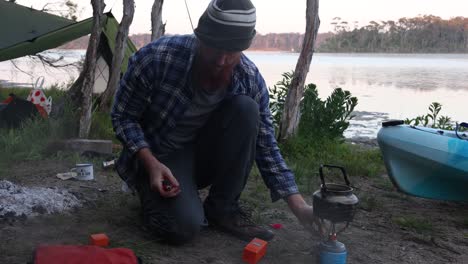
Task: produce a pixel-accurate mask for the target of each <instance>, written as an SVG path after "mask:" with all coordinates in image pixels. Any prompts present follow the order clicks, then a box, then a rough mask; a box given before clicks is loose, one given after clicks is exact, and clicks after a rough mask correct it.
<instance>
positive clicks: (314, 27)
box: [278, 0, 320, 140]
mask: <svg viewBox="0 0 468 264" xmlns="http://www.w3.org/2000/svg"><path fill="white" fill-rule="evenodd" d="M318 8H319V0H307V8H306V32H305V35H304V41H303V43H302V50H301V53H300V55H299V59H298V61H297V64H296V69H295V70H294V75H293V79H292V81H291V87H290V88H289V90H288V95H287V96H286V102H285V107H284V113H283V115H282V117H281V124H280V129H279V132H280V133H279V135H278V138H279V140H285V139H287V138H289V137H291V136H292V135H294V133H295V132H296V130H297V126H298V124H299V117H300V102H301V99H302V96H303V94H304V84H305V78H306V76H307V73H308V72H309V67H310V63H311V61H312V55H313V52H314V46H315V39H316V38H317V31H318V28H319V26H320V19H319V16H318Z"/></svg>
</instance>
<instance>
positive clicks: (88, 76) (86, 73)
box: [78, 0, 105, 138]
mask: <svg viewBox="0 0 468 264" xmlns="http://www.w3.org/2000/svg"><path fill="white" fill-rule="evenodd" d="M91 5H92V6H93V26H92V31H91V36H90V38H89V44H88V49H87V50H86V59H85V64H84V66H83V86H82V87H81V95H82V96H81V100H82V101H81V102H80V103H81V104H79V105H80V106H81V109H80V126H79V130H78V137H80V138H87V137H88V135H89V131H90V129H91V107H92V96H93V87H94V72H95V69H96V59H97V48H98V45H99V39H100V37H101V32H102V13H103V11H104V6H105V5H104V1H103V0H91Z"/></svg>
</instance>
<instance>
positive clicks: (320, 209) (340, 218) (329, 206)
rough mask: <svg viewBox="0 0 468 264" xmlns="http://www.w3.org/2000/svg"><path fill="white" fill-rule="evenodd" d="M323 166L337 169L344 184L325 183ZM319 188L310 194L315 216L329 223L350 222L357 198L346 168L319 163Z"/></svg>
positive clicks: (357, 201)
mask: <svg viewBox="0 0 468 264" xmlns="http://www.w3.org/2000/svg"><path fill="white" fill-rule="evenodd" d="M323 168H331V169H339V170H341V172H342V174H343V178H344V181H345V184H336V183H326V182H325V177H324V175H323ZM319 173H320V180H321V182H322V184H321V185H320V189H319V190H317V191H315V192H314V193H313V195H312V198H313V200H312V201H313V206H314V211H315V214H316V216H317V217H318V218H319V219H322V220H328V221H330V222H331V223H334V224H335V223H346V224H349V222H352V220H353V218H354V213H355V211H356V207H357V204H358V203H359V199H358V198H357V196H356V195H354V193H353V190H354V189H353V188H352V187H351V183H350V182H349V179H348V176H347V174H346V170H345V169H344V168H343V167H341V166H336V165H320V169H319Z"/></svg>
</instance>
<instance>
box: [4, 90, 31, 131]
mask: <svg viewBox="0 0 468 264" xmlns="http://www.w3.org/2000/svg"><path fill="white" fill-rule="evenodd" d="M39 113H40V112H39V109H38V108H37V107H36V106H35V105H34V104H32V103H31V102H29V101H27V100H24V99H21V98H18V97H17V96H16V95H14V94H10V96H9V97H8V98H7V99H6V100H5V101H3V102H2V107H1V108H0V127H6V128H17V127H19V126H20V125H21V123H22V122H23V121H24V120H27V119H30V118H33V117H36V116H37V115H38V114H39Z"/></svg>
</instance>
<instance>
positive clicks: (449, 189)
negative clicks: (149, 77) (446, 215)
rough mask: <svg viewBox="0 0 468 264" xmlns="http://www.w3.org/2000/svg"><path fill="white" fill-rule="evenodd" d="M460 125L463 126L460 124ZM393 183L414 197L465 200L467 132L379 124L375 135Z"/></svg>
mask: <svg viewBox="0 0 468 264" xmlns="http://www.w3.org/2000/svg"><path fill="white" fill-rule="evenodd" d="M463 124H464V123H463ZM377 141H378V144H379V147H380V150H381V152H382V155H383V158H384V162H385V167H386V168H387V172H388V175H389V177H390V179H391V180H392V182H393V184H394V185H395V186H396V187H397V188H398V189H399V190H400V191H402V192H404V193H406V194H409V195H412V196H418V197H424V198H430V199H436V200H448V201H468V133H467V132H456V131H450V130H441V129H434V128H427V127H418V126H411V125H404V124H403V122H402V121H389V122H384V123H383V124H382V128H381V129H380V130H379V132H378V134H377Z"/></svg>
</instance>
